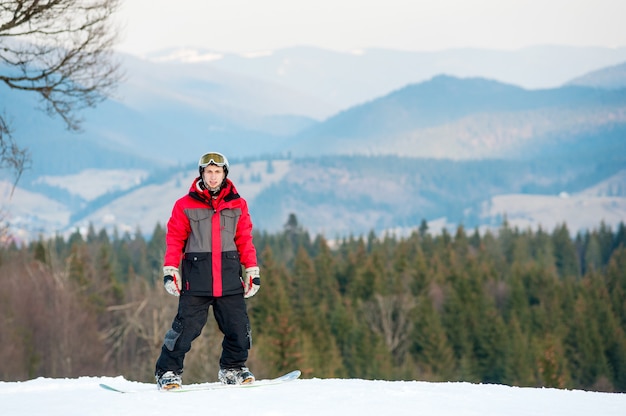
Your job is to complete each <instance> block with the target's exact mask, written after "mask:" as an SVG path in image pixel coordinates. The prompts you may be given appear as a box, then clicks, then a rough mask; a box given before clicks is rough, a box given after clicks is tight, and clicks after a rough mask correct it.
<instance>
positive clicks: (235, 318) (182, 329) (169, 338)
mask: <svg viewBox="0 0 626 416" xmlns="http://www.w3.org/2000/svg"><path fill="white" fill-rule="evenodd" d="M210 306H213V316H214V317H215V321H216V322H217V325H218V327H219V329H220V331H221V332H222V334H223V335H224V339H223V341H222V355H221V357H220V368H240V367H243V366H245V363H246V360H247V359H248V350H249V349H250V347H251V346H252V337H251V332H250V320H249V318H248V312H247V308H246V302H245V299H244V297H243V296H242V295H231V296H224V297H218V298H216V297H212V296H192V295H185V294H183V295H181V297H180V298H179V301H178V313H177V314H176V317H175V318H174V322H172V328H171V329H170V330H168V331H167V333H166V334H165V340H164V341H163V347H162V348H161V355H160V357H159V359H158V360H157V362H156V371H155V373H156V375H157V376H158V375H161V374H163V373H165V372H166V371H174V372H175V373H177V374H180V373H182V372H183V361H184V359H185V354H187V353H188V352H189V350H190V349H191V343H192V341H193V340H194V339H196V338H197V337H198V336H199V335H200V333H201V332H202V328H204V326H205V325H206V322H207V319H208V314H209V307H210Z"/></svg>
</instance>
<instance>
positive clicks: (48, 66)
mask: <svg viewBox="0 0 626 416" xmlns="http://www.w3.org/2000/svg"><path fill="white" fill-rule="evenodd" d="M119 3H120V0H12V1H7V0H2V1H0V82H1V83H3V84H4V85H6V86H8V87H9V88H12V89H16V90H21V91H29V92H35V93H37V94H38V95H39V98H40V99H41V102H42V103H43V104H44V106H45V110H46V111H47V112H48V114H49V115H51V116H54V115H58V116H60V117H61V118H62V119H63V121H64V122H65V124H66V126H67V128H68V129H70V130H79V129H80V124H81V122H82V119H81V118H80V117H79V116H78V112H79V111H80V110H82V109H84V108H86V107H94V106H95V105H97V104H98V103H99V102H101V101H102V100H104V99H105V98H106V97H107V96H109V95H110V94H111V93H112V92H113V89H114V87H115V86H116V85H117V84H118V83H119V81H120V79H121V76H122V75H121V71H120V66H119V63H118V62H116V60H115V59H113V55H112V54H113V50H112V47H113V45H114V44H115V42H116V40H117V39H116V35H117V31H116V30H115V28H114V27H113V24H112V15H113V13H114V12H115V11H117V9H118V7H119ZM0 151H2V153H1V154H0V168H10V169H13V170H14V171H15V172H16V177H17V178H18V179H19V177H20V175H21V173H22V172H23V170H24V167H25V166H24V164H25V163H26V161H27V160H29V158H28V153H27V151H26V150H25V149H20V148H19V147H18V146H17V144H16V143H15V142H14V141H13V139H12V136H11V134H10V131H9V129H8V124H7V122H6V120H5V119H4V117H3V116H0Z"/></svg>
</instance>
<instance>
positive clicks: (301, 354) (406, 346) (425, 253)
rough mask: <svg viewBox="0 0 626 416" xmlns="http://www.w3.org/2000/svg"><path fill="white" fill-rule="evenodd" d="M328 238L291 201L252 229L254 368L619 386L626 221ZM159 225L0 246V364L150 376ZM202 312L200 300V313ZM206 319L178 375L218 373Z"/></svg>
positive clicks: (10, 376)
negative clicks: (273, 219) (280, 226)
mask: <svg viewBox="0 0 626 416" xmlns="http://www.w3.org/2000/svg"><path fill="white" fill-rule="evenodd" d="M431 231H433V230H428V227H427V226H426V223H425V222H423V223H422V227H421V228H420V229H419V230H418V231H415V232H414V233H413V234H412V235H410V236H409V237H396V236H392V235H375V234H374V233H371V234H370V235H368V236H364V237H347V238H343V239H340V240H337V241H328V240H326V239H324V238H323V237H321V236H317V237H312V236H310V235H309V234H308V233H307V231H306V230H304V229H303V228H301V227H300V226H299V225H298V222H297V219H296V217H295V216H294V215H292V216H290V218H289V220H288V222H287V224H286V225H285V228H284V230H283V231H282V232H280V233H277V234H265V233H256V234H255V243H256V247H257V250H258V254H259V260H260V266H261V278H262V286H261V290H260V291H259V293H258V294H257V295H256V296H255V297H254V298H251V299H250V300H249V301H248V306H249V315H250V319H251V322H252V331H253V348H252V350H251V355H250V359H249V361H248V365H249V367H250V368H251V369H252V371H253V372H255V374H256V376H257V377H258V378H265V377H270V376H275V375H277V374H278V373H281V372H284V371H287V370H291V369H295V368H299V369H301V370H302V372H303V376H304V377H318V378H328V377H341V378H363V379H387V380H409V379H410V380H424V381H468V382H480V383H498V384H507V385H516V386H533V387H534V386H545V387H556V388H576V389H589V390H597V391H618V392H625V391H626V227H625V226H624V224H623V223H622V224H621V225H620V226H619V227H618V228H617V229H615V230H613V229H611V228H610V227H608V226H606V225H605V224H603V223H601V224H599V225H598V228H597V229H595V230H593V231H588V232H585V233H579V234H578V235H576V236H574V237H572V236H571V233H570V230H568V228H567V226H566V225H565V224H563V225H562V226H559V227H557V228H556V229H554V230H541V229H539V230H519V229H516V228H511V227H509V226H508V225H507V224H506V223H505V224H504V225H503V226H502V227H500V229H499V230H497V231H494V232H486V233H479V232H478V231H477V230H473V231H468V230H465V229H464V228H463V227H461V226H459V227H458V229H457V230H456V232H455V233H454V234H451V233H449V232H446V231H445V230H436V231H437V232H431ZM164 239H165V230H164V228H163V227H162V226H160V225H157V227H156V228H155V229H154V230H153V233H152V236H151V238H150V239H149V240H147V239H146V238H144V237H143V236H142V233H141V232H140V230H137V231H136V232H135V233H134V234H129V233H124V234H123V235H120V234H119V233H118V232H113V235H109V234H107V232H106V231H104V230H101V231H97V230H95V229H93V227H91V228H89V230H88V232H87V233H86V234H84V235H83V234H80V233H78V232H76V233H74V234H73V235H71V236H70V237H69V238H67V239H66V238H62V237H60V236H57V237H55V238H50V239H43V238H42V239H40V240H39V241H35V242H32V243H30V244H28V245H25V246H16V245H12V246H8V247H3V248H1V249H0V250H1V251H0V308H1V311H0V312H1V313H0V325H1V328H2V331H0V356H1V357H3V364H2V366H0V378H1V379H2V380H5V381H15V380H26V379H31V378H35V377H40V376H41V377H78V376H84V375H109V376H117V375H123V376H124V377H126V378H128V379H133V380H140V381H153V380H154V378H153V372H154V362H155V360H156V358H157V356H158V354H159V351H160V347H161V344H162V341H163V335H164V334H165V332H166V331H167V329H169V326H170V324H171V321H172V319H173V318H174V315H175V311H176V307H177V303H178V302H177V299H176V298H174V297H172V296H170V295H168V294H167V293H166V292H165V290H164V289H163V287H162V274H161V267H162V258H163V253H164ZM210 318H211V315H210ZM220 351H221V334H220V333H219V331H218V329H217V327H216V325H215V324H214V322H213V321H212V319H209V324H208V325H207V326H206V328H205V329H204V331H203V333H202V335H201V336H200V337H199V338H198V339H197V340H196V341H195V343H194V345H193V348H192V350H191V352H190V353H189V354H188V355H187V357H186V360H185V372H184V374H183V380H184V382H185V383H193V382H201V381H214V380H216V375H217V370H218V357H219V354H220Z"/></svg>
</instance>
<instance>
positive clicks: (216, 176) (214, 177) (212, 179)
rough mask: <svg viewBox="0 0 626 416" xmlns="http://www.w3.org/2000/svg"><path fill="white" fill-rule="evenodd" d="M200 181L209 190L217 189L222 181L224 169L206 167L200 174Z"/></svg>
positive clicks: (211, 166) (212, 166)
mask: <svg viewBox="0 0 626 416" xmlns="http://www.w3.org/2000/svg"><path fill="white" fill-rule="evenodd" d="M202 180H203V181H204V183H205V185H207V186H208V187H209V188H211V189H216V188H219V186H220V185H221V184H222V181H223V180H224V168H223V167H221V166H215V165H208V166H207V167H205V168H204V172H202Z"/></svg>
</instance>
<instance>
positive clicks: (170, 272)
mask: <svg viewBox="0 0 626 416" xmlns="http://www.w3.org/2000/svg"><path fill="white" fill-rule="evenodd" d="M182 284H183V282H182V280H181V278H180V273H179V272H178V268H177V267H172V266H165V267H163V286H164V287H165V290H167V293H169V294H170V295H172V296H180V289H182V287H183V286H182Z"/></svg>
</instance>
